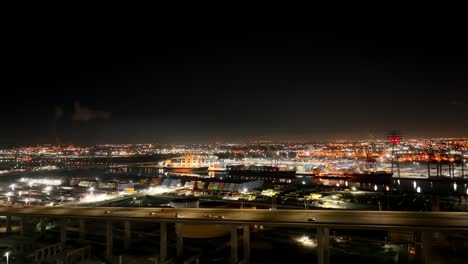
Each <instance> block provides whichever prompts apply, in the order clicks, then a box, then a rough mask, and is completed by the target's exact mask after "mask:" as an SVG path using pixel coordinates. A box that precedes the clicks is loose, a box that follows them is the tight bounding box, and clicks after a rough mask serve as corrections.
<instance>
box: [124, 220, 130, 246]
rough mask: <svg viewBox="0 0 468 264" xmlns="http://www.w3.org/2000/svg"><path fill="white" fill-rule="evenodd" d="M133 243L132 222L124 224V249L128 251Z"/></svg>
mask: <svg viewBox="0 0 468 264" xmlns="http://www.w3.org/2000/svg"><path fill="white" fill-rule="evenodd" d="M130 243H131V223H130V221H125V222H124V248H125V250H128V249H129V248H130Z"/></svg>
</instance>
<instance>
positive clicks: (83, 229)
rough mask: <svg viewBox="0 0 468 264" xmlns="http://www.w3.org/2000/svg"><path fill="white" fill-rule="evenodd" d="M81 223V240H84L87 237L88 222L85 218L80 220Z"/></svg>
mask: <svg viewBox="0 0 468 264" xmlns="http://www.w3.org/2000/svg"><path fill="white" fill-rule="evenodd" d="M79 225H80V240H81V241H84V240H85V239H86V222H85V220H84V219H80V220H79Z"/></svg>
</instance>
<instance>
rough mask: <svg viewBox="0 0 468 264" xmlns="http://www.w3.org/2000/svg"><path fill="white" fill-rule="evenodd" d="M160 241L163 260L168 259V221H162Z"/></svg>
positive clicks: (160, 253) (160, 254)
mask: <svg viewBox="0 0 468 264" xmlns="http://www.w3.org/2000/svg"><path fill="white" fill-rule="evenodd" d="M159 234H160V242H159V256H160V260H161V262H164V261H166V257H167V223H166V222H161V228H160V230H159Z"/></svg>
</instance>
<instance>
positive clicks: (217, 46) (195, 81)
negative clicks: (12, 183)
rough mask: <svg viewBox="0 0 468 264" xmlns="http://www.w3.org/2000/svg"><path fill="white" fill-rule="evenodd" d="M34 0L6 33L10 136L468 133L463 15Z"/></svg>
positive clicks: (165, 138) (53, 139) (190, 138)
mask: <svg viewBox="0 0 468 264" xmlns="http://www.w3.org/2000/svg"><path fill="white" fill-rule="evenodd" d="M31 5H32V6H30V8H29V9H27V10H26V11H25V14H24V15H23V16H21V19H19V20H18V21H17V23H16V24H15V25H14V30H13V32H12V34H11V36H9V37H7V38H6V39H7V44H9V45H10V46H11V49H10V50H11V53H12V54H14V56H15V59H14V61H13V62H12V63H11V65H10V67H9V68H10V69H11V70H12V72H13V75H12V76H13V77H14V78H15V79H16V82H15V84H16V85H15V86H14V87H11V88H10V89H6V91H5V93H4V94H2V103H1V104H0V121H1V122H2V126H1V127H2V129H0V144H41V143H50V144H55V143H57V142H61V143H64V144H70V143H73V144H86V145H89V144H97V143H141V142H158V143H212V142H216V141H224V142H229V141H232V142H248V141H254V140H277V141H278V140H283V141H314V140H337V139H357V138H366V137H369V135H370V134H372V135H374V136H375V137H376V138H378V137H384V136H385V134H386V133H387V132H388V131H392V130H399V131H401V132H402V133H403V135H404V136H405V137H410V138H411V137H419V138H428V137H466V136H468V122H467V121H466V120H468V93H467V92H466V87H468V78H467V75H468V51H467V49H466V47H467V46H468V42H467V40H466V38H465V37H464V35H463V34H462V33H463V32H464V31H465V28H464V24H465V23H464V20H463V17H462V16H456V15H451V13H443V12H442V11H439V10H438V8H439V7H437V10H435V11H436V13H435V14H437V15H436V16H434V15H433V13H432V12H427V11H424V10H421V9H420V7H419V6H417V5H416V4H415V5H414V6H412V5H411V4H407V5H405V8H400V7H397V6H395V7H393V6H385V7H383V8H378V9H376V10H375V11H373V12H369V10H366V9H362V10H361V8H360V7H358V6H353V7H352V8H350V9H347V10H346V12H339V11H335V10H334V12H333V15H330V14H327V13H326V12H323V13H322V12H316V11H314V12H312V13H311V14H308V16H307V17H304V19H303V20H302V21H297V20H288V19H278V17H273V18H266V17H265V18H263V17H261V14H259V13H254V14H243V15H242V19H240V17H238V16H237V15H236V16H233V17H231V16H230V15H228V14H224V13H217V12H215V13H213V12H208V13H207V14H204V13H200V12H198V11H197V12H194V11H193V10H189V11H183V10H178V9H177V12H174V13H172V12H170V11H168V13H167V14H165V15H166V16H161V15H160V14H159V13H158V14H159V15H155V13H154V12H153V9H151V8H150V9H148V10H146V9H145V8H142V7H133V6H131V5H128V6H127V5H126V6H121V7H118V6H116V5H115V6H108V5H105V4H100V3H97V4H95V5H93V8H87V7H86V6H84V5H83V6H67V4H63V6H56V5H52V4H46V3H33V4H31ZM149 10H151V11H149ZM361 13H362V14H361ZM168 17H169V18H170V19H168ZM297 17H301V16H300V15H298V16H297Z"/></svg>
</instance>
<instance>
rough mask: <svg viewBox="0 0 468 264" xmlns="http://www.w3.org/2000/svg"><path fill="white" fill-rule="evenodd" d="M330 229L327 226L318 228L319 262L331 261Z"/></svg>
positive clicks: (325, 263)
mask: <svg viewBox="0 0 468 264" xmlns="http://www.w3.org/2000/svg"><path fill="white" fill-rule="evenodd" d="M329 244H330V230H329V229H328V228H326V227H318V228H317V263H318V264H329V263H330V246H329Z"/></svg>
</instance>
